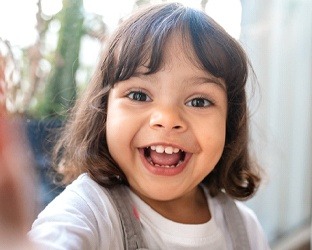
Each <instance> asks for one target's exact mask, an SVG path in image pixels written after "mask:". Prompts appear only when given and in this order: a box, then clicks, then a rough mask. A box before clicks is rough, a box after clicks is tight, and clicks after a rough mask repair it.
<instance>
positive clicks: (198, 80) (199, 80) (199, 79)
mask: <svg viewBox="0 0 312 250" xmlns="http://www.w3.org/2000/svg"><path fill="white" fill-rule="evenodd" d="M141 68H144V69H148V67H146V66H144V65H142V66H141ZM142 71H144V70H137V71H135V72H134V74H133V75H132V76H135V77H139V78H142V79H146V78H153V74H146V73H145V72H142ZM221 79H222V78H219V77H215V76H213V75H212V74H210V73H206V76H196V75H195V76H190V77H189V78H188V79H186V80H184V81H183V82H185V83H193V84H194V83H195V84H196V85H202V84H207V83H213V84H216V85H217V86H219V87H221V88H222V89H223V90H226V89H227V88H226V84H225V82H224V81H222V80H221Z"/></svg>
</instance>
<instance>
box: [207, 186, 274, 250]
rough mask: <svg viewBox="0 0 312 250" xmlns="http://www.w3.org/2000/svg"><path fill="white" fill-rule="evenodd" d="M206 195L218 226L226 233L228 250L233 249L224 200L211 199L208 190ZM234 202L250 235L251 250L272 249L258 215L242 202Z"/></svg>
mask: <svg viewBox="0 0 312 250" xmlns="http://www.w3.org/2000/svg"><path fill="white" fill-rule="evenodd" d="M205 189H206V188H205ZM205 193H206V196H207V199H208V204H209V208H210V210H211V214H212V216H213V217H214V218H215V221H216V223H217V225H218V226H219V227H220V228H221V230H222V231H223V232H224V234H225V238H226V241H227V244H228V248H229V249H231V238H230V232H229V229H228V226H227V223H226V221H225V215H224V213H225V207H224V205H223V201H221V200H222V199H221V200H220V199H218V198H216V197H211V196H210V195H209V192H208V190H207V189H206V190H205ZM224 197H225V199H231V198H229V197H227V196H224ZM232 201H233V200H232ZM233 202H235V205H236V207H237V209H238V211H239V213H240V214H241V217H242V219H243V223H244V226H245V228H246V231H247V234H248V239H249V243H250V247H251V249H256V250H258V249H259V250H268V249H270V247H269V244H268V241H267V238H266V236H265V234H264V232H263V229H262V227H261V225H260V223H259V220H258V218H257V216H256V214H255V213H254V212H253V211H252V210H251V209H250V208H249V207H247V206H246V205H245V204H244V203H243V202H241V201H233Z"/></svg>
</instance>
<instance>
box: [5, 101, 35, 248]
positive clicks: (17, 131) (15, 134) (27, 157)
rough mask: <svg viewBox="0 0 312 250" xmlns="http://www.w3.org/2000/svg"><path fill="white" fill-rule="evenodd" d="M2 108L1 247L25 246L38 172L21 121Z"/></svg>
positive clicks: (33, 208) (31, 218) (32, 215)
mask: <svg viewBox="0 0 312 250" xmlns="http://www.w3.org/2000/svg"><path fill="white" fill-rule="evenodd" d="M3 111H4V110H3V109H2V110H1V106H0V249H26V248H25V246H26V245H28V244H29V243H28V241H27V237H26V234H27V232H28V231H29V229H30V227H31V223H32V221H33V220H34V217H35V215H36V198H35V184H36V182H35V178H34V176H35V175H34V169H33V164H32V157H31V153H30V150H29V148H28V144H27V140H26V136H25V133H24V130H23V128H22V126H21V124H22V123H21V122H20V120H19V119H17V118H12V117H10V118H9V117H8V115H6V114H5V113H4V112H3ZM21 246H24V247H21ZM27 249H28V246H27Z"/></svg>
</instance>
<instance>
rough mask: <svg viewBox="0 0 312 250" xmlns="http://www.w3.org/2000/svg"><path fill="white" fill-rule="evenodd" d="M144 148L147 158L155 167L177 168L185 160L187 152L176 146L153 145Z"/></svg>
mask: <svg viewBox="0 0 312 250" xmlns="http://www.w3.org/2000/svg"><path fill="white" fill-rule="evenodd" d="M143 150H144V157H145V159H146V160H147V161H148V162H149V163H150V164H151V165H152V166H154V167H161V168H176V167H178V166H179V165H180V164H182V163H183V162H184V160H185V156H186V153H185V152H184V151H183V150H181V149H179V148H175V147H171V146H168V147H167V146H162V145H157V146H156V145H153V146H150V147H146V148H144V149H143Z"/></svg>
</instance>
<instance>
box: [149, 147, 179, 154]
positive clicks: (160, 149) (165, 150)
mask: <svg viewBox="0 0 312 250" xmlns="http://www.w3.org/2000/svg"><path fill="white" fill-rule="evenodd" d="M151 150H155V151H156V152H157V153H160V154H162V153H166V154H173V153H178V152H179V151H180V149H179V148H174V147H170V146H169V147H164V146H161V145H157V146H151Z"/></svg>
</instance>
